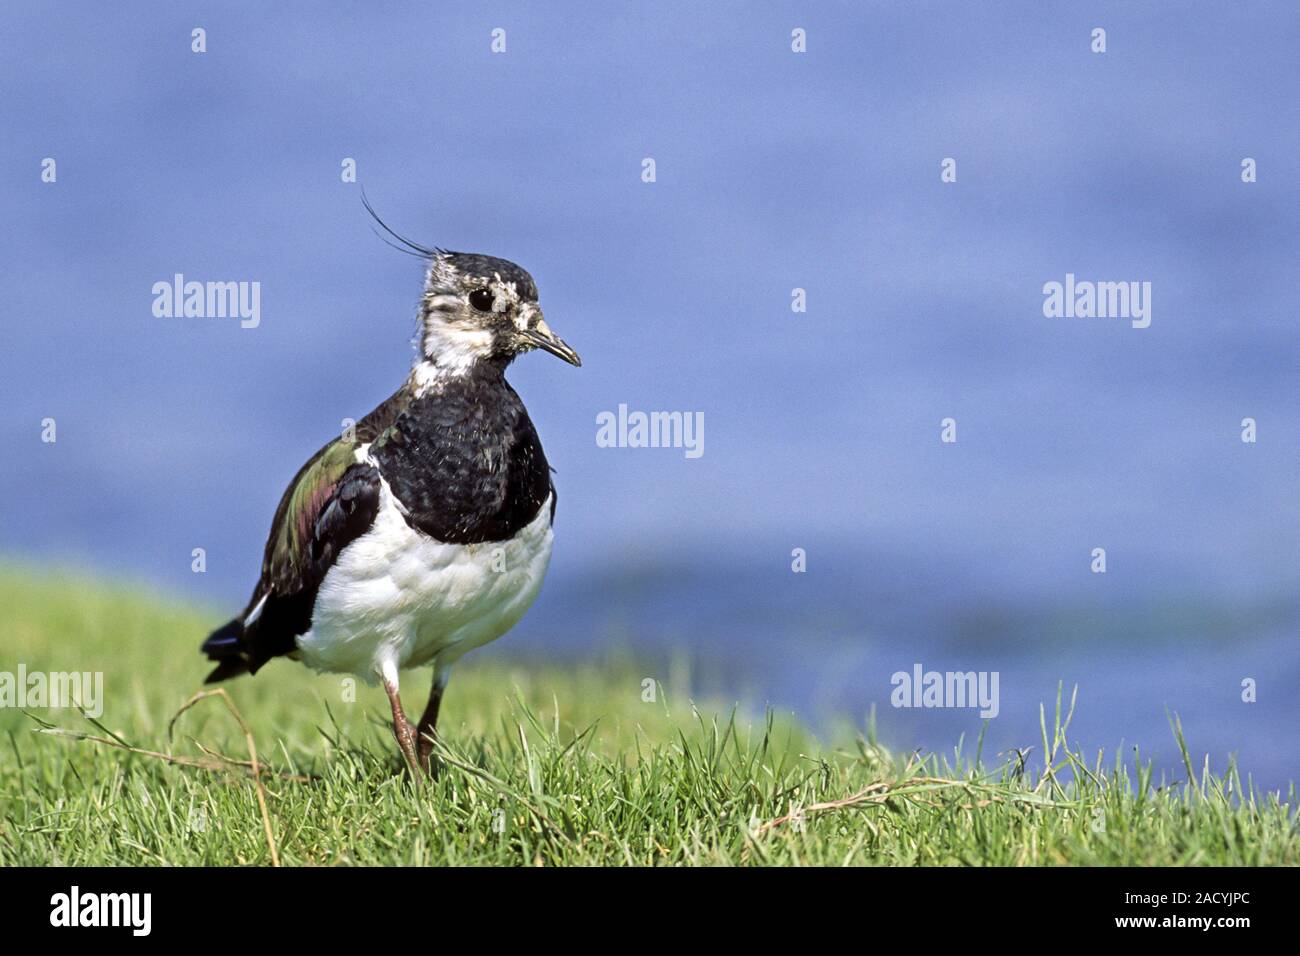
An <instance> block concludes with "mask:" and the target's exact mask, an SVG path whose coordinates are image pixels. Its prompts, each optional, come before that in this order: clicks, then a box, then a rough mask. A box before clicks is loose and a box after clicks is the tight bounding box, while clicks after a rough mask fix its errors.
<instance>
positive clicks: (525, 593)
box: [202, 204, 582, 771]
mask: <svg viewBox="0 0 1300 956" xmlns="http://www.w3.org/2000/svg"><path fill="white" fill-rule="evenodd" d="M367 208H369V206H368V204H367ZM376 219H378V217H376ZM380 225H383V223H382V221H380ZM384 228H385V229H388V227H387V226H384ZM388 231H389V232H390V234H392V235H393V236H394V237H395V238H397V239H398V240H400V241H401V242H402V243H403V244H404V246H405V247H406V250H404V251H410V252H412V254H414V255H418V256H419V257H421V258H422V259H424V260H426V263H427V272H426V275H425V283H424V294H423V296H422V299H421V304H420V310H419V313H420V335H419V352H420V354H419V356H418V358H417V361H416V363H415V365H414V367H413V369H412V371H411V374H410V377H409V378H407V380H406V382H405V383H404V384H403V385H402V387H401V388H399V389H398V390H397V391H396V392H395V393H394V394H393V396H392V397H391V398H389V399H388V400H387V401H385V402H384V403H383V404H381V405H380V406H379V407H378V408H376V409H375V410H374V411H372V412H371V413H370V414H369V415H366V416H365V417H364V418H362V419H361V420H360V421H359V422H357V424H356V426H355V433H351V432H349V433H346V434H345V435H344V436H343V437H340V438H337V439H335V440H334V441H331V442H330V443H329V444H327V445H325V447H324V448H322V449H321V450H320V451H318V452H317V453H316V454H315V455H313V456H312V457H311V459H310V460H309V461H308V462H307V463H306V464H305V465H303V466H302V468H301V469H299V471H298V474H297V475H295V476H294V478H293V481H291V482H290V483H289V487H288V488H287V489H286V490H285V492H284V496H283V497H282V498H281V499H280V505H279V507H278V508H277V509H276V512H275V519H274V521H273V522H272V524H271V534H270V537H269V538H268V540H267V542H266V549H265V552H264V555H263V558H262V574H261V578H260V579H259V580H258V582H257V587H256V588H254V590H253V596H252V598H251V599H250V600H249V602H248V607H247V608H246V609H245V611H244V613H243V614H241V615H240V616H239V617H237V618H235V619H234V620H233V621H231V622H230V623H229V624H227V625H225V626H224V627H222V628H220V629H218V630H217V631H214V632H213V633H212V635H211V636H209V637H208V639H207V640H206V641H204V642H203V648H202V649H203V651H204V652H205V653H206V654H207V655H208V658H209V659H210V660H213V661H216V663H217V666H216V668H215V669H214V670H213V671H212V673H210V674H209V675H208V677H207V680H208V682H209V683H211V682H214V681H221V680H225V679H226V678H228V677H234V676H235V675H237V674H242V673H245V672H248V673H256V672H257V670H258V669H259V668H261V666H262V665H263V664H265V663H266V662H267V661H268V660H270V659H271V658H273V657H280V656H287V657H290V658H292V659H296V660H300V661H302V662H303V663H305V664H307V665H309V666H311V667H313V668H315V669H317V670H320V671H329V672H335V673H346V674H354V675H356V676H358V677H360V678H362V679H363V680H365V681H366V682H368V683H374V682H375V681H378V682H380V683H381V684H382V685H383V687H384V690H385V691H386V692H387V694H388V700H389V703H390V704H391V706H392V712H393V734H394V736H395V737H396V738H397V744H398V746H399V747H400V748H401V751H402V754H403V756H404V757H405V759H406V761H407V763H408V765H409V766H410V767H411V769H412V771H417V770H418V769H419V768H420V767H423V768H425V769H429V768H430V766H431V760H430V753H431V751H432V748H433V742H434V731H435V727H436V724H437V720H438V707H439V704H440V703H441V701H442V694H443V690H444V688H445V687H446V686H447V679H448V676H449V675H450V672H451V666H452V664H454V663H455V662H456V661H457V660H458V659H459V658H460V657H461V656H462V655H463V654H465V653H466V652H467V651H470V650H472V649H473V648H475V647H479V646H481V645H483V644H486V643H487V642H489V641H492V640H495V639H496V638H498V637H500V636H501V635H502V634H504V633H505V632H506V631H508V630H510V628H511V627H513V626H514V625H515V623H516V622H518V620H519V619H520V618H521V617H522V616H523V614H524V612H525V611H526V610H527V609H528V607H529V605H531V604H532V603H533V599H534V598H536V597H537V592H538V590H539V589H540V587H541V584H542V578H543V576H544V575H545V574H546V567H547V564H548V563H549V561H550V557H551V543H552V532H551V524H552V521H553V520H554V517H555V500H556V497H555V485H554V483H553V482H552V479H551V470H550V467H549V466H548V464H547V461H546V455H545V454H544V453H543V451H542V443H541V442H540V441H539V440H538V437H537V432H536V431H535V430H534V428H533V423H532V422H531V421H530V420H529V418H528V412H527V410H526V409H525V408H524V403H523V402H522V401H521V400H520V398H519V396H518V394H516V393H515V390H514V389H513V388H511V387H510V384H509V383H508V382H507V381H506V378H505V372H506V368H507V366H509V364H510V363H511V361H512V360H513V359H514V358H515V357H516V356H518V355H521V354H522V353H524V352H528V351H531V350H533V349H542V350H544V351H547V352H550V353H551V354H552V355H556V356H558V357H560V358H562V359H564V361H566V362H568V363H570V364H572V365H581V364H582V362H581V360H580V359H579V358H578V355H577V353H576V352H574V351H573V349H571V348H569V346H568V345H566V344H565V343H564V341H563V340H562V339H560V338H559V337H558V336H557V335H555V333H554V332H552V331H551V330H550V328H549V327H548V326H547V324H546V322H545V320H544V319H543V317H542V310H541V308H540V307H539V306H538V304H537V285H536V283H534V282H533V278H532V276H530V275H529V274H528V273H527V272H525V271H524V270H523V269H521V268H520V267H519V266H517V265H515V264H514V263H513V262H508V261H506V260H505V259H497V258H494V257H492V256H485V255H476V254H470V253H462V252H448V251H446V250H443V249H428V248H425V247H424V246H421V245H417V244H415V243H413V242H410V241H409V240H406V239H403V238H402V237H401V236H398V235H397V234H396V233H394V232H392V230H388ZM422 665H432V666H433V687H432V690H431V691H430V693H429V703H428V706H427V707H426V708H425V710H424V715H423V716H422V717H421V718H420V722H419V724H418V725H415V726H412V724H411V722H410V721H409V720H408V719H407V717H406V714H405V713H404V711H403V709H402V703H401V700H400V699H399V697H398V674H399V672H400V671H402V670H403V669H406V668H412V667H420V666H422Z"/></svg>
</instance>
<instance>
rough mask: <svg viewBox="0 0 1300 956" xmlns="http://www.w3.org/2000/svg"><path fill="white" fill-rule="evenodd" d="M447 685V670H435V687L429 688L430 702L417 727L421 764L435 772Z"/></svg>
mask: <svg viewBox="0 0 1300 956" xmlns="http://www.w3.org/2000/svg"><path fill="white" fill-rule="evenodd" d="M446 686H447V677H446V672H445V671H438V670H435V671H434V672H433V687H431V688H430V689H429V703H428V704H426V705H425V708H424V715H423V716H422V717H421V718H420V724H419V727H417V728H416V739H417V740H418V741H419V745H420V766H422V767H424V769H425V770H427V771H428V772H429V773H433V760H432V756H431V755H432V753H433V742H434V741H435V740H437V737H438V733H437V729H438V708H440V707H441V706H442V691H443V688H444V687H446Z"/></svg>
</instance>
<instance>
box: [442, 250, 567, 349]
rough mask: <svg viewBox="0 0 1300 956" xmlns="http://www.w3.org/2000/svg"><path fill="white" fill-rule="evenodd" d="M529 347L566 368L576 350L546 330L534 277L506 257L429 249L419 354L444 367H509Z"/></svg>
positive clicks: (547, 328) (546, 326) (549, 330)
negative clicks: (559, 360)
mask: <svg viewBox="0 0 1300 956" xmlns="http://www.w3.org/2000/svg"><path fill="white" fill-rule="evenodd" d="M533 349H542V350H545V351H549V352H550V354H551V355H558V356H559V358H562V359H564V360H565V362H568V363H569V364H571V365H581V364H582V360H581V359H580V358H578V356H577V352H576V351H573V350H572V349H569V347H568V345H565V342H564V339H562V338H560V337H559V336H556V334H555V333H554V332H551V328H550V326H549V325H547V324H546V319H545V317H543V316H542V308H541V306H538V304H537V284H536V282H534V281H533V277H532V276H529V274H528V273H526V272H524V269H521V268H520V267H517V265H515V263H511V261H508V260H506V259H497V258H494V256H485V255H477V254H473V252H447V251H445V250H434V251H433V255H432V256H430V263H429V272H428V274H426V276H425V282H424V297H422V298H421V302H420V350H421V352H422V355H424V358H426V359H429V360H430V362H433V363H435V364H438V365H445V367H451V368H455V367H461V368H467V367H469V365H473V364H476V363H477V362H485V360H486V362H493V363H500V364H508V363H510V362H511V360H513V358H515V356H516V355H521V354H523V352H526V351H532V350H533Z"/></svg>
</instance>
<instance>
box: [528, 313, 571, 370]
mask: <svg viewBox="0 0 1300 956" xmlns="http://www.w3.org/2000/svg"><path fill="white" fill-rule="evenodd" d="M519 334H520V336H521V337H522V338H523V340H524V341H525V342H527V343H528V344H529V345H532V346H534V347H536V348H539V349H543V350H544V351H547V352H550V353H551V354H552V355H554V356H557V357H559V358H562V359H564V361H566V362H568V363H569V364H570V365H576V366H578V367H579V368H581V367H582V359H580V358H578V353H577V352H575V351H573V349H571V348H569V346H568V344H567V343H566V342H565V341H564V339H562V338H560V337H559V336H558V335H556V334H555V333H554V332H552V331H551V329H550V326H548V325H547V324H546V322H545V320H542V319H539V320H538V321H537V324H536V325H535V326H533V327H532V328H531V329H528V330H527V331H524V332H521V333H519Z"/></svg>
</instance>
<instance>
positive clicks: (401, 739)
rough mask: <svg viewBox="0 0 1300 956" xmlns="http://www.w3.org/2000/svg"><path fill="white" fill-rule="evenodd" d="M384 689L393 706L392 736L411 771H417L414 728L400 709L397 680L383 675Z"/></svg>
mask: <svg viewBox="0 0 1300 956" xmlns="http://www.w3.org/2000/svg"><path fill="white" fill-rule="evenodd" d="M384 691H385V692H386V693H387V694H388V703H389V704H391V705H392V707H393V736H394V737H396V738H397V746H398V747H400V748H401V750H402V756H403V757H405V758H406V763H407V765H408V766H409V767H410V768H411V773H417V772H418V771H419V769H420V762H419V758H418V757H417V756H416V753H415V728H414V727H412V726H411V722H410V721H409V720H407V719H406V712H405V711H404V710H402V698H401V697H399V696H398V695H397V682H396V681H392V680H389V679H388V678H387V677H385V678H384Z"/></svg>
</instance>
